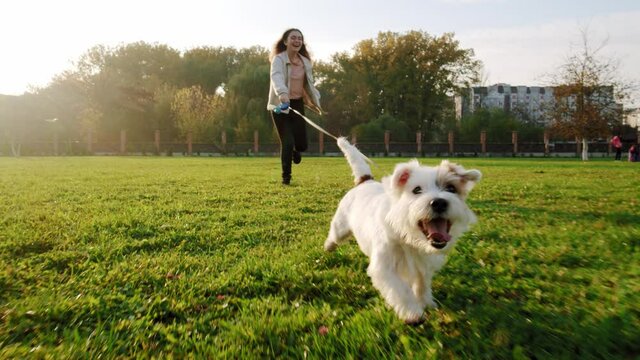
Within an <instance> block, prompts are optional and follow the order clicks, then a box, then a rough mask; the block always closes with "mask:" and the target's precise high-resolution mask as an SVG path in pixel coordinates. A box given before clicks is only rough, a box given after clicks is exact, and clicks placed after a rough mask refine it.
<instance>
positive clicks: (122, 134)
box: [120, 129, 127, 155]
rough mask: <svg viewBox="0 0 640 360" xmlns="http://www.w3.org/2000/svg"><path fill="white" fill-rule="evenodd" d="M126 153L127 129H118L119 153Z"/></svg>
mask: <svg viewBox="0 0 640 360" xmlns="http://www.w3.org/2000/svg"><path fill="white" fill-rule="evenodd" d="M126 153H127V130H124V129H122V130H120V155H125V154H126Z"/></svg>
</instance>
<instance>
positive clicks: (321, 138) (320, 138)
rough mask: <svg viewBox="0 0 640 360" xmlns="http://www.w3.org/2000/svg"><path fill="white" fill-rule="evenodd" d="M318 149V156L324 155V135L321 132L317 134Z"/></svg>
mask: <svg viewBox="0 0 640 360" xmlns="http://www.w3.org/2000/svg"><path fill="white" fill-rule="evenodd" d="M318 147H319V149H318V151H319V152H320V155H322V154H324V134H323V133H322V131H320V132H318Z"/></svg>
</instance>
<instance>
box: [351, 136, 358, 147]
mask: <svg viewBox="0 0 640 360" xmlns="http://www.w3.org/2000/svg"><path fill="white" fill-rule="evenodd" d="M356 142H358V137H357V136H356V134H351V145H355V144H356Z"/></svg>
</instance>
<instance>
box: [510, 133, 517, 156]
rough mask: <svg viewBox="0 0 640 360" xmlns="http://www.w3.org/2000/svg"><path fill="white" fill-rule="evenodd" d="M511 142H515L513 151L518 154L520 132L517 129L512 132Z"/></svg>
mask: <svg viewBox="0 0 640 360" xmlns="http://www.w3.org/2000/svg"><path fill="white" fill-rule="evenodd" d="M511 143H512V144H513V153H514V154H517V153H518V132H517V131H512V132H511Z"/></svg>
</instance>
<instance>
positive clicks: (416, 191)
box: [412, 186, 422, 195]
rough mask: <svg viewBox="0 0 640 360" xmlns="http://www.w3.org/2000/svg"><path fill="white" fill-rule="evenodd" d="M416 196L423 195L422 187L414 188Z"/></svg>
mask: <svg viewBox="0 0 640 360" xmlns="http://www.w3.org/2000/svg"><path fill="white" fill-rule="evenodd" d="M412 192H413V193H414V194H416V195H418V194H422V188H421V187H420V186H416V187H414V188H413V191H412Z"/></svg>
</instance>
